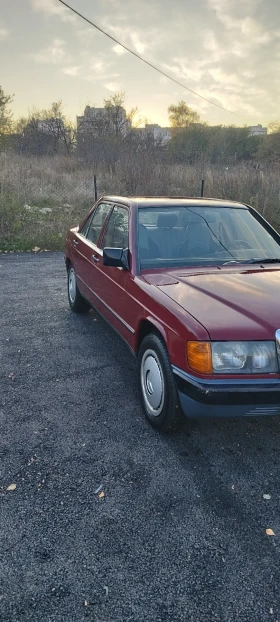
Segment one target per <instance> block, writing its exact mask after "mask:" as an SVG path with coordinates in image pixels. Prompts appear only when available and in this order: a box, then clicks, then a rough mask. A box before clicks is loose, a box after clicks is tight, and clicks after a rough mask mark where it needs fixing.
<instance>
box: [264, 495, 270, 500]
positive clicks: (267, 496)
mask: <svg viewBox="0 0 280 622" xmlns="http://www.w3.org/2000/svg"><path fill="white" fill-rule="evenodd" d="M263 498H264V499H271V495H263Z"/></svg>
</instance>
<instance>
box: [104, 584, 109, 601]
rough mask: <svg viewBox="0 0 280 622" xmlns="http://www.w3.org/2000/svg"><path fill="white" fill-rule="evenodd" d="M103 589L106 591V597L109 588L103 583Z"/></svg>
mask: <svg viewBox="0 0 280 622" xmlns="http://www.w3.org/2000/svg"><path fill="white" fill-rule="evenodd" d="M104 590H105V593H106V598H107V597H108V593H109V588H108V587H107V585H104Z"/></svg>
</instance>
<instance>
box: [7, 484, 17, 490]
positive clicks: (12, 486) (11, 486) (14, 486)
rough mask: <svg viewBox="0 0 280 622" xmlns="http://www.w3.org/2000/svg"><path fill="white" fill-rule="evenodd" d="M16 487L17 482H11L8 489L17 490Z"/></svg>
mask: <svg viewBox="0 0 280 622" xmlns="http://www.w3.org/2000/svg"><path fill="white" fill-rule="evenodd" d="M16 487H17V486H16V484H10V486H8V488H7V489H6V490H15V489H16Z"/></svg>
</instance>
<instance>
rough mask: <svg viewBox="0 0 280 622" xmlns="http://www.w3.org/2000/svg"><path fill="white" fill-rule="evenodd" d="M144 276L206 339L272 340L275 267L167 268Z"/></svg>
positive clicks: (276, 314) (279, 322) (279, 321)
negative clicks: (200, 327) (193, 320)
mask: <svg viewBox="0 0 280 622" xmlns="http://www.w3.org/2000/svg"><path fill="white" fill-rule="evenodd" d="M144 278H145V279H146V280H147V281H148V282H149V283H150V284H151V285H154V286H156V287H157V288H159V289H160V290H161V291H162V292H164V293H165V294H166V295H167V296H169V298H171V299H172V300H173V301H174V302H175V303H176V304H177V305H180V307H182V308H183V309H185V310H186V311H187V312H188V313H190V314H191V315H192V316H193V317H195V318H196V319H197V320H198V321H199V322H200V324H202V325H203V326H204V328H206V330H207V331H208V333H209V336H210V338H211V339H212V340H219V339H221V340H223V339H227V340H235V339H236V340H239V339H240V340H246V339H248V340H249V339H252V340H255V339H256V340H257V339H275V331H276V330H277V329H278V328H280V268H279V266H278V267H275V268H272V269H269V268H268V269H261V268H258V269H255V268H254V269H250V270H248V269H246V270H245V269H240V268H239V269H234V270H232V269H231V270H230V269H229V268H227V267H224V268H221V269H212V271H211V270H208V271H204V272H199V271H198V270H192V271H186V270H185V271H184V272H183V271H180V272H179V271H176V272H175V271H173V270H172V271H170V272H168V273H166V272H165V273H164V274H163V273H162V272H161V273H157V274H156V273H155V272H154V273H150V274H146V275H145V277H144ZM174 311H175V309H174Z"/></svg>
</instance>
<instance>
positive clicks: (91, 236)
mask: <svg viewBox="0 0 280 622" xmlns="http://www.w3.org/2000/svg"><path fill="white" fill-rule="evenodd" d="M111 209H112V205H109V204H108V203H100V204H99V205H98V206H97V208H96V210H95V212H94V215H93V218H92V221H91V223H90V226H89V229H88V232H87V239H88V240H89V242H92V243H93V244H96V245H97V242H98V240H99V237H100V234H101V231H102V228H103V225H104V223H105V220H106V218H107V216H109V214H110V211H111Z"/></svg>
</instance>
